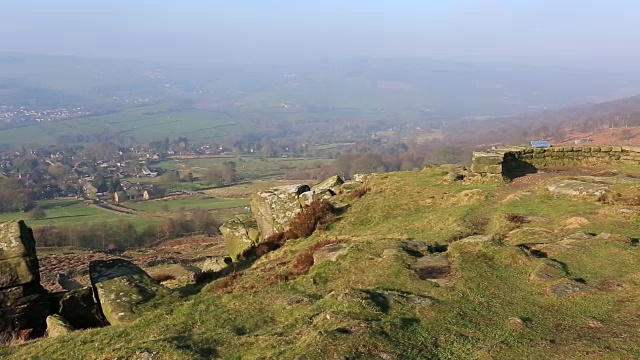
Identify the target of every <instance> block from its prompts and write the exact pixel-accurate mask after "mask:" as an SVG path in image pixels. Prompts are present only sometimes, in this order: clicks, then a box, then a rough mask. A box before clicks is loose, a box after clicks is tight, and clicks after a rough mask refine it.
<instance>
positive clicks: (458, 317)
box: [0, 169, 640, 359]
mask: <svg viewBox="0 0 640 360" xmlns="http://www.w3.org/2000/svg"><path fill="white" fill-rule="evenodd" d="M445 174H446V171H442V170H438V169H435V170H427V171H422V172H398V173H390V174H379V175H375V176H373V177H371V178H370V179H368V180H367V186H368V187H369V189H370V190H369V192H368V193H366V194H365V195H364V196H363V197H362V198H360V199H357V200H353V201H352V205H351V207H350V208H349V209H348V210H347V212H346V213H345V214H344V215H343V216H342V217H341V218H340V219H339V220H338V221H337V222H335V223H334V224H333V225H331V226H330V228H329V229H328V230H326V231H323V232H318V233H316V234H314V235H312V236H311V237H309V238H306V239H298V240H292V241H290V242H288V243H287V244H286V245H285V246H284V247H283V248H281V249H279V250H276V251H274V252H271V253H269V254H268V255H266V256H265V257H263V258H261V259H259V260H258V261H257V262H256V263H254V264H253V266H252V267H251V268H249V269H247V270H244V271H242V272H241V273H237V274H235V275H233V276H231V277H228V278H226V279H221V280H218V281H215V282H213V283H211V284H209V285H207V286H205V287H204V288H202V289H201V290H200V291H199V292H197V293H195V294H193V293H190V295H185V298H184V300H182V301H179V302H177V303H172V304H165V305H164V306H159V307H158V308H156V309H150V310H149V312H148V313H146V314H145V315H143V316H142V317H141V318H139V320H137V321H135V322H134V323H132V324H130V325H127V326H111V327H108V328H103V329H94V330H87V331H78V332H74V333H72V334H70V335H66V336H64V337H61V338H56V339H42V340H38V341H34V342H31V343H26V344H22V345H17V346H13V347H5V348H0V356H3V358H7V359H27V358H30V359H76V358H78V359H80V358H92V359H113V358H119V359H129V358H137V357H138V358H139V357H140V356H143V355H144V354H155V355H154V356H155V357H154V359H209V358H224V359H256V358H262V359H294V358H298V359H303V358H306V359H344V358H348V359H374V358H382V359H631V358H638V357H640V345H638V344H640V342H639V340H640V315H638V312H637V309H638V307H639V306H640V297H639V296H638V295H640V277H638V272H637V264H638V263H639V261H640V250H639V248H638V247H637V236H638V232H637V231H638V230H637V229H638V225H640V224H639V222H638V218H637V215H635V214H636V213H637V211H639V210H640V208H638V207H637V206H634V205H630V204H604V203H600V202H595V201H594V200H589V199H586V198H563V197H554V196H551V195H550V194H548V193H547V190H546V189H545V187H544V181H546V180H544V179H541V180H540V182H533V183H527V182H521V181H518V180H517V181H514V182H513V183H511V184H505V183H499V182H492V183H482V184H471V183H468V184H447V183H444V182H443V181H442V180H443V177H444V175H445ZM630 175H633V174H630ZM635 175H637V174H635ZM618 190H619V189H618ZM621 191H624V189H622V190H621ZM509 214H511V215H509ZM514 214H517V215H514ZM469 235H490V237H486V238H475V240H476V241H460V239H464V238H465V237H466V236H469ZM634 239H635V240H634ZM405 240H417V241H423V242H425V243H426V244H427V245H430V247H429V250H425V249H424V248H423V249H420V248H418V250H416V249H415V246H416V245H415V243H413V244H414V245H411V244H412V243H410V242H406V241H405ZM321 241H324V242H327V241H329V242H342V243H344V244H345V245H346V246H348V247H349V250H348V252H347V253H346V254H345V255H342V256H340V257H338V258H337V261H335V262H332V261H326V262H322V263H320V264H317V265H314V266H313V267H312V268H311V269H310V271H309V272H308V273H305V272H304V271H301V270H300V263H301V260H300V259H301V257H303V256H304V253H305V252H307V251H308V249H310V248H311V247H312V246H314V244H317V243H319V242H321ZM411 246H414V248H413V249H412V248H411ZM418 247H419V246H418ZM434 259H435V260H439V261H440V260H442V259H446V261H448V262H449V267H448V268H446V271H441V272H433V271H432V272H431V273H429V272H427V273H425V272H422V273H420V272H416V271H414V270H412V268H415V265H416V264H417V262H419V261H431V260H434ZM434 275H435V276H434ZM423 279H425V280H423ZM429 279H431V280H429ZM141 354H142V355H141ZM300 355H305V357H297V356H300ZM145 356H146V355H145Z"/></svg>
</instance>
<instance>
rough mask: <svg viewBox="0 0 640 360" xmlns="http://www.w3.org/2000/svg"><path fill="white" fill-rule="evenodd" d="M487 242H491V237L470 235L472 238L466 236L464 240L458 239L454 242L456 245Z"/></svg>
mask: <svg viewBox="0 0 640 360" xmlns="http://www.w3.org/2000/svg"><path fill="white" fill-rule="evenodd" d="M489 241H493V235H472V236H467V237H466V238H464V239H460V240H458V241H456V242H458V243H482V242H489Z"/></svg>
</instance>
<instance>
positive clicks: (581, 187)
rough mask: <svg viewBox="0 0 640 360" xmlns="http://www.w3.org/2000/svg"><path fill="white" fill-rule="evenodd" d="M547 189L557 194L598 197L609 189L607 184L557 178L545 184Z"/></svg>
mask: <svg viewBox="0 0 640 360" xmlns="http://www.w3.org/2000/svg"><path fill="white" fill-rule="evenodd" d="M547 190H549V191H550V192H551V193H553V194H558V195H567V196H583V197H592V198H599V197H601V196H602V195H604V194H606V193H607V191H609V185H605V184H595V183H590V182H585V181H578V180H568V179H558V180H554V181H552V182H550V183H549V184H548V185H547Z"/></svg>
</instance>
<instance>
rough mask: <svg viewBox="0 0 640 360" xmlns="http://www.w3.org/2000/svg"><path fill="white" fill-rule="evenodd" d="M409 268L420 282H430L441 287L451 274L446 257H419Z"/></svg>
mask: <svg viewBox="0 0 640 360" xmlns="http://www.w3.org/2000/svg"><path fill="white" fill-rule="evenodd" d="M410 268H411V269H412V270H413V271H415V272H416V274H417V275H418V277H419V278H420V279H421V280H432V281H434V282H436V283H438V284H443V285H444V284H445V283H446V279H447V278H448V276H449V274H450V273H451V266H450V262H449V257H448V256H447V255H427V256H423V257H420V258H418V259H417V260H416V262H415V263H413V265H411V267H410Z"/></svg>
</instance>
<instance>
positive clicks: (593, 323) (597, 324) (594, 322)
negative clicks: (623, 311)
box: [587, 319, 604, 329]
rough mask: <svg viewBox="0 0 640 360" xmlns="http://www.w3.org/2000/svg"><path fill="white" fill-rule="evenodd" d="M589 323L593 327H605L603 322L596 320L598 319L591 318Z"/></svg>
mask: <svg viewBox="0 0 640 360" xmlns="http://www.w3.org/2000/svg"><path fill="white" fill-rule="evenodd" d="M587 325H588V326H589V327H590V328H593V329H598V328H602V327H604V325H602V323H601V322H600V321H598V320H596V319H589V320H588V321H587Z"/></svg>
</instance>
